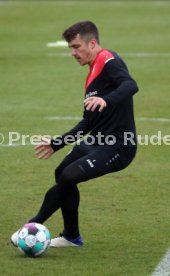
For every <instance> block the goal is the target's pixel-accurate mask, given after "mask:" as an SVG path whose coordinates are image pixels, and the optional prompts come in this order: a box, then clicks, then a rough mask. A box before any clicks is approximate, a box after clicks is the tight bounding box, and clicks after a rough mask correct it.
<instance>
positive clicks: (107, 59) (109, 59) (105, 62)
mask: <svg viewBox="0 0 170 276" xmlns="http://www.w3.org/2000/svg"><path fill="white" fill-rule="evenodd" d="M111 59H114V57H111V58H109V59H107V60H106V61H105V63H107V62H108V61H109V60H111Z"/></svg>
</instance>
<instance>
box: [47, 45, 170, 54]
mask: <svg viewBox="0 0 170 276" xmlns="http://www.w3.org/2000/svg"><path fill="white" fill-rule="evenodd" d="M52 45H55V42H54V44H52ZM48 47H49V46H48ZM50 47H65V46H61V45H60V46H59V45H58V46H50ZM119 55H120V56H124V57H135V58H154V57H170V53H169V52H167V53H158V52H157V53H149V52H148V53H137V52H136V53H135V52H134V53H119ZM47 56H49V57H71V54H70V53H67V52H62V53H48V54H47Z"/></svg>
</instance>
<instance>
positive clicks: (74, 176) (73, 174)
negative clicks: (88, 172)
mask: <svg viewBox="0 0 170 276" xmlns="http://www.w3.org/2000/svg"><path fill="white" fill-rule="evenodd" d="M85 180H86V177H85V173H84V171H82V170H81V169H80V168H79V167H78V166H72V165H71V166H68V167H66V168H65V169H64V170H63V172H62V174H61V176H60V177H59V181H60V182H61V183H65V184H67V183H68V184H69V185H70V184H77V183H79V182H82V181H85Z"/></svg>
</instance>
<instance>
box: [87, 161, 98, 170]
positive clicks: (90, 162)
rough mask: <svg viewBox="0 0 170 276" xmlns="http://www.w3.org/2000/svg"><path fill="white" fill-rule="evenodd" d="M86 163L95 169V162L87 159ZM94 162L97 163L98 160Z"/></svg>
mask: <svg viewBox="0 0 170 276" xmlns="http://www.w3.org/2000/svg"><path fill="white" fill-rule="evenodd" d="M86 161H87V163H88V164H89V165H90V167H91V168H93V167H94V165H93V162H92V161H91V160H90V159H87V160H86ZM93 161H96V160H93Z"/></svg>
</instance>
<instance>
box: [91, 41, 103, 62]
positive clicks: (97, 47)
mask: <svg viewBox="0 0 170 276" xmlns="http://www.w3.org/2000/svg"><path fill="white" fill-rule="evenodd" d="M101 49H102V47H101V46H100V45H97V46H96V47H95V49H94V51H93V52H92V55H91V59H90V62H89V66H90V65H92V63H93V61H94V60H95V58H96V56H97V54H98V52H100V51H101Z"/></svg>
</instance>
